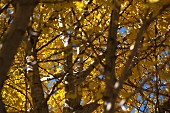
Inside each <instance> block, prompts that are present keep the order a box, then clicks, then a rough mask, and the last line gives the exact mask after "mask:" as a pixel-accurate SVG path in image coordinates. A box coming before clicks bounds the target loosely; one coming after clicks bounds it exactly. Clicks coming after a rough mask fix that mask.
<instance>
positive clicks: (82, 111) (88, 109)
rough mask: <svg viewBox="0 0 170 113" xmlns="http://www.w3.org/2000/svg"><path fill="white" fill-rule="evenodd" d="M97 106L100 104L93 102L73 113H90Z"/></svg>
mask: <svg viewBox="0 0 170 113" xmlns="http://www.w3.org/2000/svg"><path fill="white" fill-rule="evenodd" d="M99 106H100V104H98V103H97V101H95V102H93V103H89V104H86V105H85V106H83V107H81V108H79V109H77V110H76V111H74V112H73V113H92V112H93V111H94V110H95V109H97V108H98V107H99Z"/></svg>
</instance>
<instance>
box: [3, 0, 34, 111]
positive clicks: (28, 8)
mask: <svg viewBox="0 0 170 113" xmlns="http://www.w3.org/2000/svg"><path fill="white" fill-rule="evenodd" d="M35 6H36V0H18V1H17V6H16V7H17V8H16V9H17V10H16V14H15V17H14V20H13V22H12V24H11V26H10V28H9V29H8V31H7V34H6V35H5V36H4V38H5V41H4V43H3V44H2V48H1V50H0V66H1V67H0V74H1V75H0V92H2V87H3V85H4V82H5V80H6V79H7V73H8V71H9V68H10V67H11V65H12V61H13V59H14V55H15V53H16V51H17V49H18V46H19V44H20V42H21V41H22V39H23V37H24V34H25V31H26V28H27V26H28V23H29V20H30V16H31V15H32V13H33V10H34V7H35ZM1 96H2V95H1ZM0 112H2V113H6V110H5V106H4V104H3V102H2V97H1V98H0Z"/></svg>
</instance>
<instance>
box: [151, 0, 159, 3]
mask: <svg viewBox="0 0 170 113" xmlns="http://www.w3.org/2000/svg"><path fill="white" fill-rule="evenodd" d="M149 2H150V3H156V2H159V0H149Z"/></svg>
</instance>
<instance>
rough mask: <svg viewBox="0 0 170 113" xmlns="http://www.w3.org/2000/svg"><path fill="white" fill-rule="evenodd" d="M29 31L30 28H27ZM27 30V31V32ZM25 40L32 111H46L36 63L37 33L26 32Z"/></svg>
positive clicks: (40, 112) (46, 106) (46, 112)
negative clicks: (26, 37) (26, 38)
mask: <svg viewBox="0 0 170 113" xmlns="http://www.w3.org/2000/svg"><path fill="white" fill-rule="evenodd" d="M29 31H31V32H35V31H32V28H30V29H29ZM29 31H28V32H29ZM28 34H29V36H28V41H27V56H26V60H27V75H28V79H29V80H30V83H31V84H30V85H31V96H32V103H33V112H34V113H48V105H47V102H46V101H45V98H44V91H43V87H42V85H41V81H40V74H39V69H38V63H37V51H36V43H37V41H38V36H39V35H38V33H37V32H35V34H37V35H36V36H33V35H32V34H31V33H28Z"/></svg>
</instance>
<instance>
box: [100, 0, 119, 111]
mask: <svg viewBox="0 0 170 113" xmlns="http://www.w3.org/2000/svg"><path fill="white" fill-rule="evenodd" d="M113 4H114V5H115V8H117V10H112V13H111V20H110V28H109V37H108V42H107V51H106V66H105V84H106V88H105V91H104V97H103V101H104V113H113V112H114V105H115V103H114V101H113V100H114V99H116V98H113V97H114V95H115V94H116V93H117V92H115V90H114V85H115V83H116V75H115V65H116V49H117V41H116V39H117V30H118V20H119V11H120V6H118V5H117V2H116V0H114V2H113Z"/></svg>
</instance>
